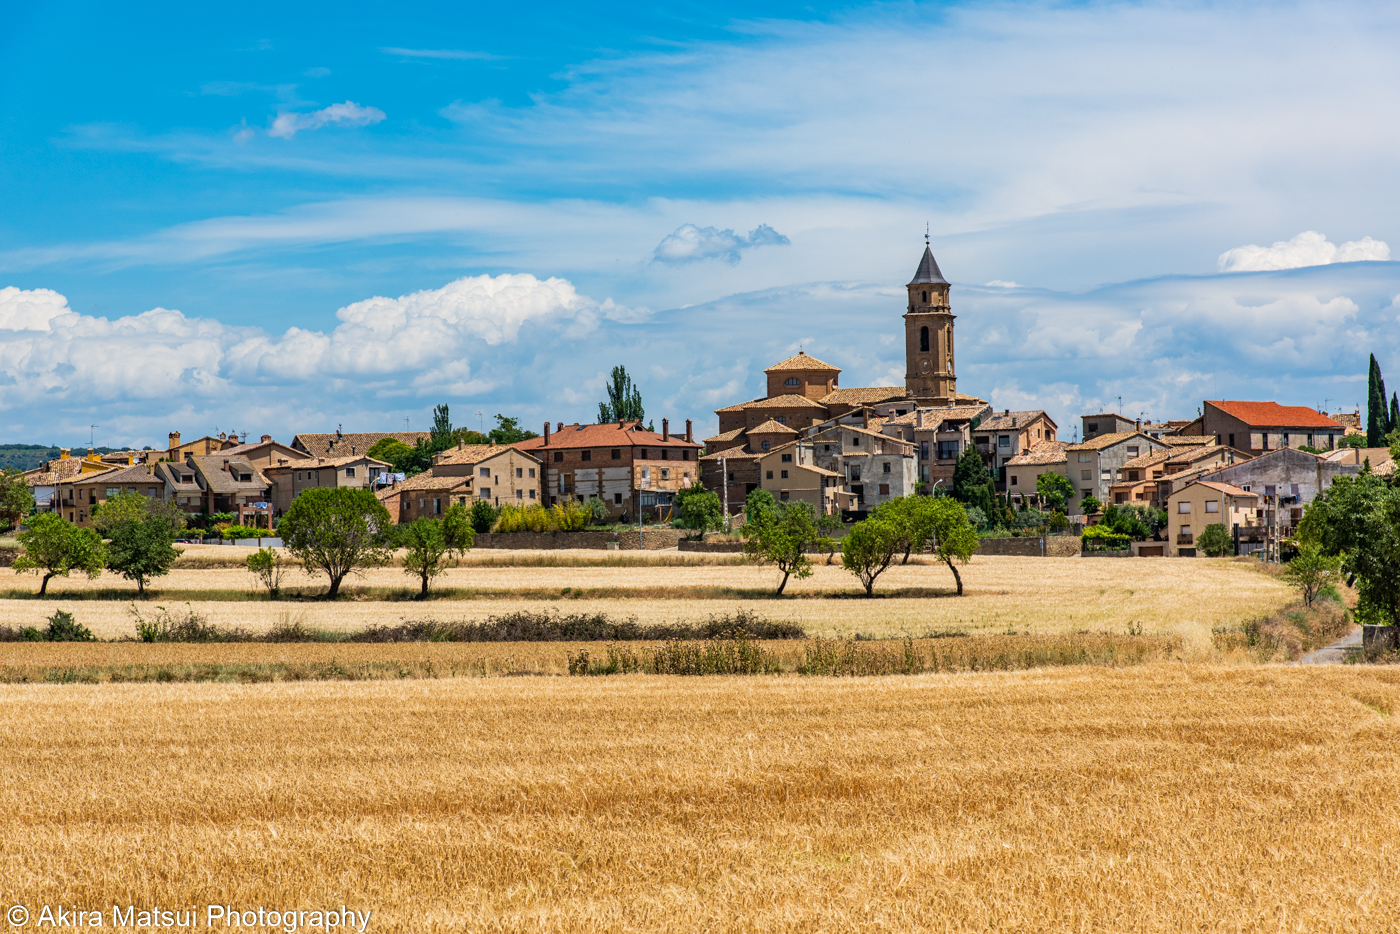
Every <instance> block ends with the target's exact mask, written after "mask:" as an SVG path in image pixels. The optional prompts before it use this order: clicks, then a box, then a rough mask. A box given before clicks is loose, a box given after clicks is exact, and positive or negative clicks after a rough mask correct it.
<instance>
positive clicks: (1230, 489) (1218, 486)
mask: <svg viewBox="0 0 1400 934" xmlns="http://www.w3.org/2000/svg"><path fill="white" fill-rule="evenodd" d="M1192 486H1206V487H1210V488H1211V489H1212V490H1219V491H1220V492H1221V493H1224V494H1225V495H1226V496H1247V497H1249V498H1251V499H1258V498H1259V494H1258V493H1251V492H1250V491H1248V490H1241V489H1240V488H1239V487H1237V486H1231V485H1230V484H1228V483H1216V482H1215V481H1213V480H1197V481H1196V482H1195V483H1192V484H1190V486H1188V487H1185V489H1190V487H1192ZM1178 492H1180V491H1178Z"/></svg>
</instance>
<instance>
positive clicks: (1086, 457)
mask: <svg viewBox="0 0 1400 934" xmlns="http://www.w3.org/2000/svg"><path fill="white" fill-rule="evenodd" d="M1093 459H1094V455H1092V454H1080V455H1079V463H1081V464H1087V463H1089V462H1090V461H1092V460H1093Z"/></svg>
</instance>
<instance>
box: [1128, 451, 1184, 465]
mask: <svg viewBox="0 0 1400 934" xmlns="http://www.w3.org/2000/svg"><path fill="white" fill-rule="evenodd" d="M1172 456H1173V454H1172V451H1170V450H1166V451H1148V452H1147V453H1146V454H1139V455H1138V456H1137V457H1134V458H1133V459H1132V460H1130V461H1127V462H1125V463H1124V464H1123V469H1124V470H1126V469H1128V468H1129V467H1131V468H1132V469H1133V470H1139V469H1142V468H1144V467H1156V466H1157V465H1158V464H1162V463H1165V462H1166V461H1168V460H1171V458H1172Z"/></svg>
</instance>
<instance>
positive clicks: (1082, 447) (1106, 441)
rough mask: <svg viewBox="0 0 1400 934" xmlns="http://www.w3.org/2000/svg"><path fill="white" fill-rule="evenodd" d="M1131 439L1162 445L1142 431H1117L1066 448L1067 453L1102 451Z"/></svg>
mask: <svg viewBox="0 0 1400 934" xmlns="http://www.w3.org/2000/svg"><path fill="white" fill-rule="evenodd" d="M1129 438H1142V440H1143V441H1148V442H1152V443H1153V444H1161V443H1162V442H1161V441H1159V440H1158V439H1156V438H1149V437H1147V435H1144V434H1143V433H1142V432H1140V431H1115V432H1111V433H1109V434H1106V435H1099V436H1098V437H1097V438H1090V439H1089V440H1088V441H1081V442H1079V443H1078V444H1071V445H1067V446H1066V447H1065V450H1066V451H1102V450H1103V449H1104V448H1107V447H1112V446H1113V445H1115V444H1118V443H1119V442H1120V441H1127V440H1128V439H1129Z"/></svg>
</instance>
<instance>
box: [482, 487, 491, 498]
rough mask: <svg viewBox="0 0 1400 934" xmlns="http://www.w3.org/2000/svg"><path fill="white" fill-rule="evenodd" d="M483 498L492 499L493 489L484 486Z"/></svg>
mask: <svg viewBox="0 0 1400 934" xmlns="http://www.w3.org/2000/svg"><path fill="white" fill-rule="evenodd" d="M481 498H482V499H490V498H491V488H490V487H489V486H484V487H482V488H481Z"/></svg>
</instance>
